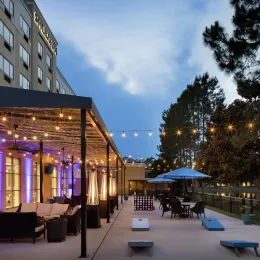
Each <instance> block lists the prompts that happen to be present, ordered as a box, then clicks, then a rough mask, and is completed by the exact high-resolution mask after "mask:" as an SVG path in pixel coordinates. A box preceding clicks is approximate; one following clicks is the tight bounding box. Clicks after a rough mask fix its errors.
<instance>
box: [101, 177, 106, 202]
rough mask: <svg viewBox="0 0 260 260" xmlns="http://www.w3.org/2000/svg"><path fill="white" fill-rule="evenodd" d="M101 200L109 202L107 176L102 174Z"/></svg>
mask: <svg viewBox="0 0 260 260" xmlns="http://www.w3.org/2000/svg"><path fill="white" fill-rule="evenodd" d="M100 200H107V176H106V174H105V173H103V174H102V180H101V191H100Z"/></svg>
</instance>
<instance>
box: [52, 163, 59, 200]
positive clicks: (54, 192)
mask: <svg viewBox="0 0 260 260" xmlns="http://www.w3.org/2000/svg"><path fill="white" fill-rule="evenodd" d="M57 184H58V173H57V167H56V166H55V167H54V168H53V172H52V178H51V191H52V192H51V196H52V197H55V196H58V187H57V186H58V185H57Z"/></svg>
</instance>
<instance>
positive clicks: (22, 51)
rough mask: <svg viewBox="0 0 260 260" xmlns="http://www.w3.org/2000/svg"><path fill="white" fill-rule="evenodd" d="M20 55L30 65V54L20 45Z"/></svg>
mask: <svg viewBox="0 0 260 260" xmlns="http://www.w3.org/2000/svg"><path fill="white" fill-rule="evenodd" d="M20 57H21V58H22V60H23V61H24V62H25V63H26V64H27V65H28V66H29V65H30V54H29V53H28V52H27V51H26V50H25V49H24V47H23V46H22V45H20Z"/></svg>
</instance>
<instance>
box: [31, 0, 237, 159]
mask: <svg viewBox="0 0 260 260" xmlns="http://www.w3.org/2000/svg"><path fill="white" fill-rule="evenodd" d="M36 2H37V4H38V5H39V8H40V10H41V11H42V13H43V15H44V17H45V18H46V20H47V23H48V24H49V26H50V28H51V29H52V31H53V33H54V35H55V37H56V39H57V40H58V42H59V46H58V67H59V69H60V70H61V72H62V73H63V75H64V76H65V78H66V79H67V81H68V82H69V84H70V85H71V87H72V88H73V89H74V91H75V92H76V94H77V95H79V96H88V97H92V98H93V100H94V102H95V104H96V106H97V107H98V110H99V112H100V114H101V116H102V118H103V120H104V121H105V123H106V125H107V127H108V129H109V130H110V131H113V133H114V140H115V143H116V145H117V147H118V148H119V150H120V152H121V154H122V156H128V155H129V154H131V155H132V156H133V157H136V158H138V157H139V158H140V157H148V156H156V153H158V150H157V145H158V144H159V131H158V129H159V126H160V123H161V115H162V111H163V110H164V109H167V108H168V107H169V106H170V104H171V103H174V102H176V99H177V98H178V96H179V95H180V94H181V92H182V91H183V90H184V89H185V87H186V85H187V84H188V83H191V82H192V81H193V79H194V77H195V76H196V74H200V73H204V72H206V71H208V72H209V74H210V76H217V78H218V79H219V83H220V86H221V87H222V88H224V90H225V94H226V98H227V100H226V102H227V103H230V102H231V101H232V100H234V99H235V98H236V97H237V93H236V88H235V85H234V83H233V81H232V78H231V77H227V76H226V75H225V74H224V73H223V72H220V71H219V69H218V68H217V65H216V63H215V61H214V59H213V57H212V52H211V51H210V50H209V49H208V48H206V47H205V46H204V44H203V41H202V32H203V31H204V29H205V27H206V26H209V25H211V24H212V23H213V22H214V21H216V20H219V21H220V22H221V24H224V25H225V26H226V27H227V29H228V31H231V28H232V24H231V17H232V15H233V13H232V9H231V7H230V5H229V1H228V0H217V1H216V0H200V1H199V0H185V1H183V0H180V1H179V0H124V1H123V0H95V1H91V0H55V1H54V0H37V1H36ZM135 130H147V131H146V132H139V136H138V137H134V136H133V133H134V132H128V131H135ZM149 130H152V134H153V135H152V136H151V137H150V136H148V131H149ZM122 131H125V132H126V134H127V137H126V138H122V137H121V133H122Z"/></svg>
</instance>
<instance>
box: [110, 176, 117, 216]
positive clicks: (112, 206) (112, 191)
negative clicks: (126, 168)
mask: <svg viewBox="0 0 260 260" xmlns="http://www.w3.org/2000/svg"><path fill="white" fill-rule="evenodd" d="M109 186H110V213H111V214H113V213H114V209H115V207H116V178H115V177H113V176H112V174H111V176H110V185H109Z"/></svg>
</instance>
